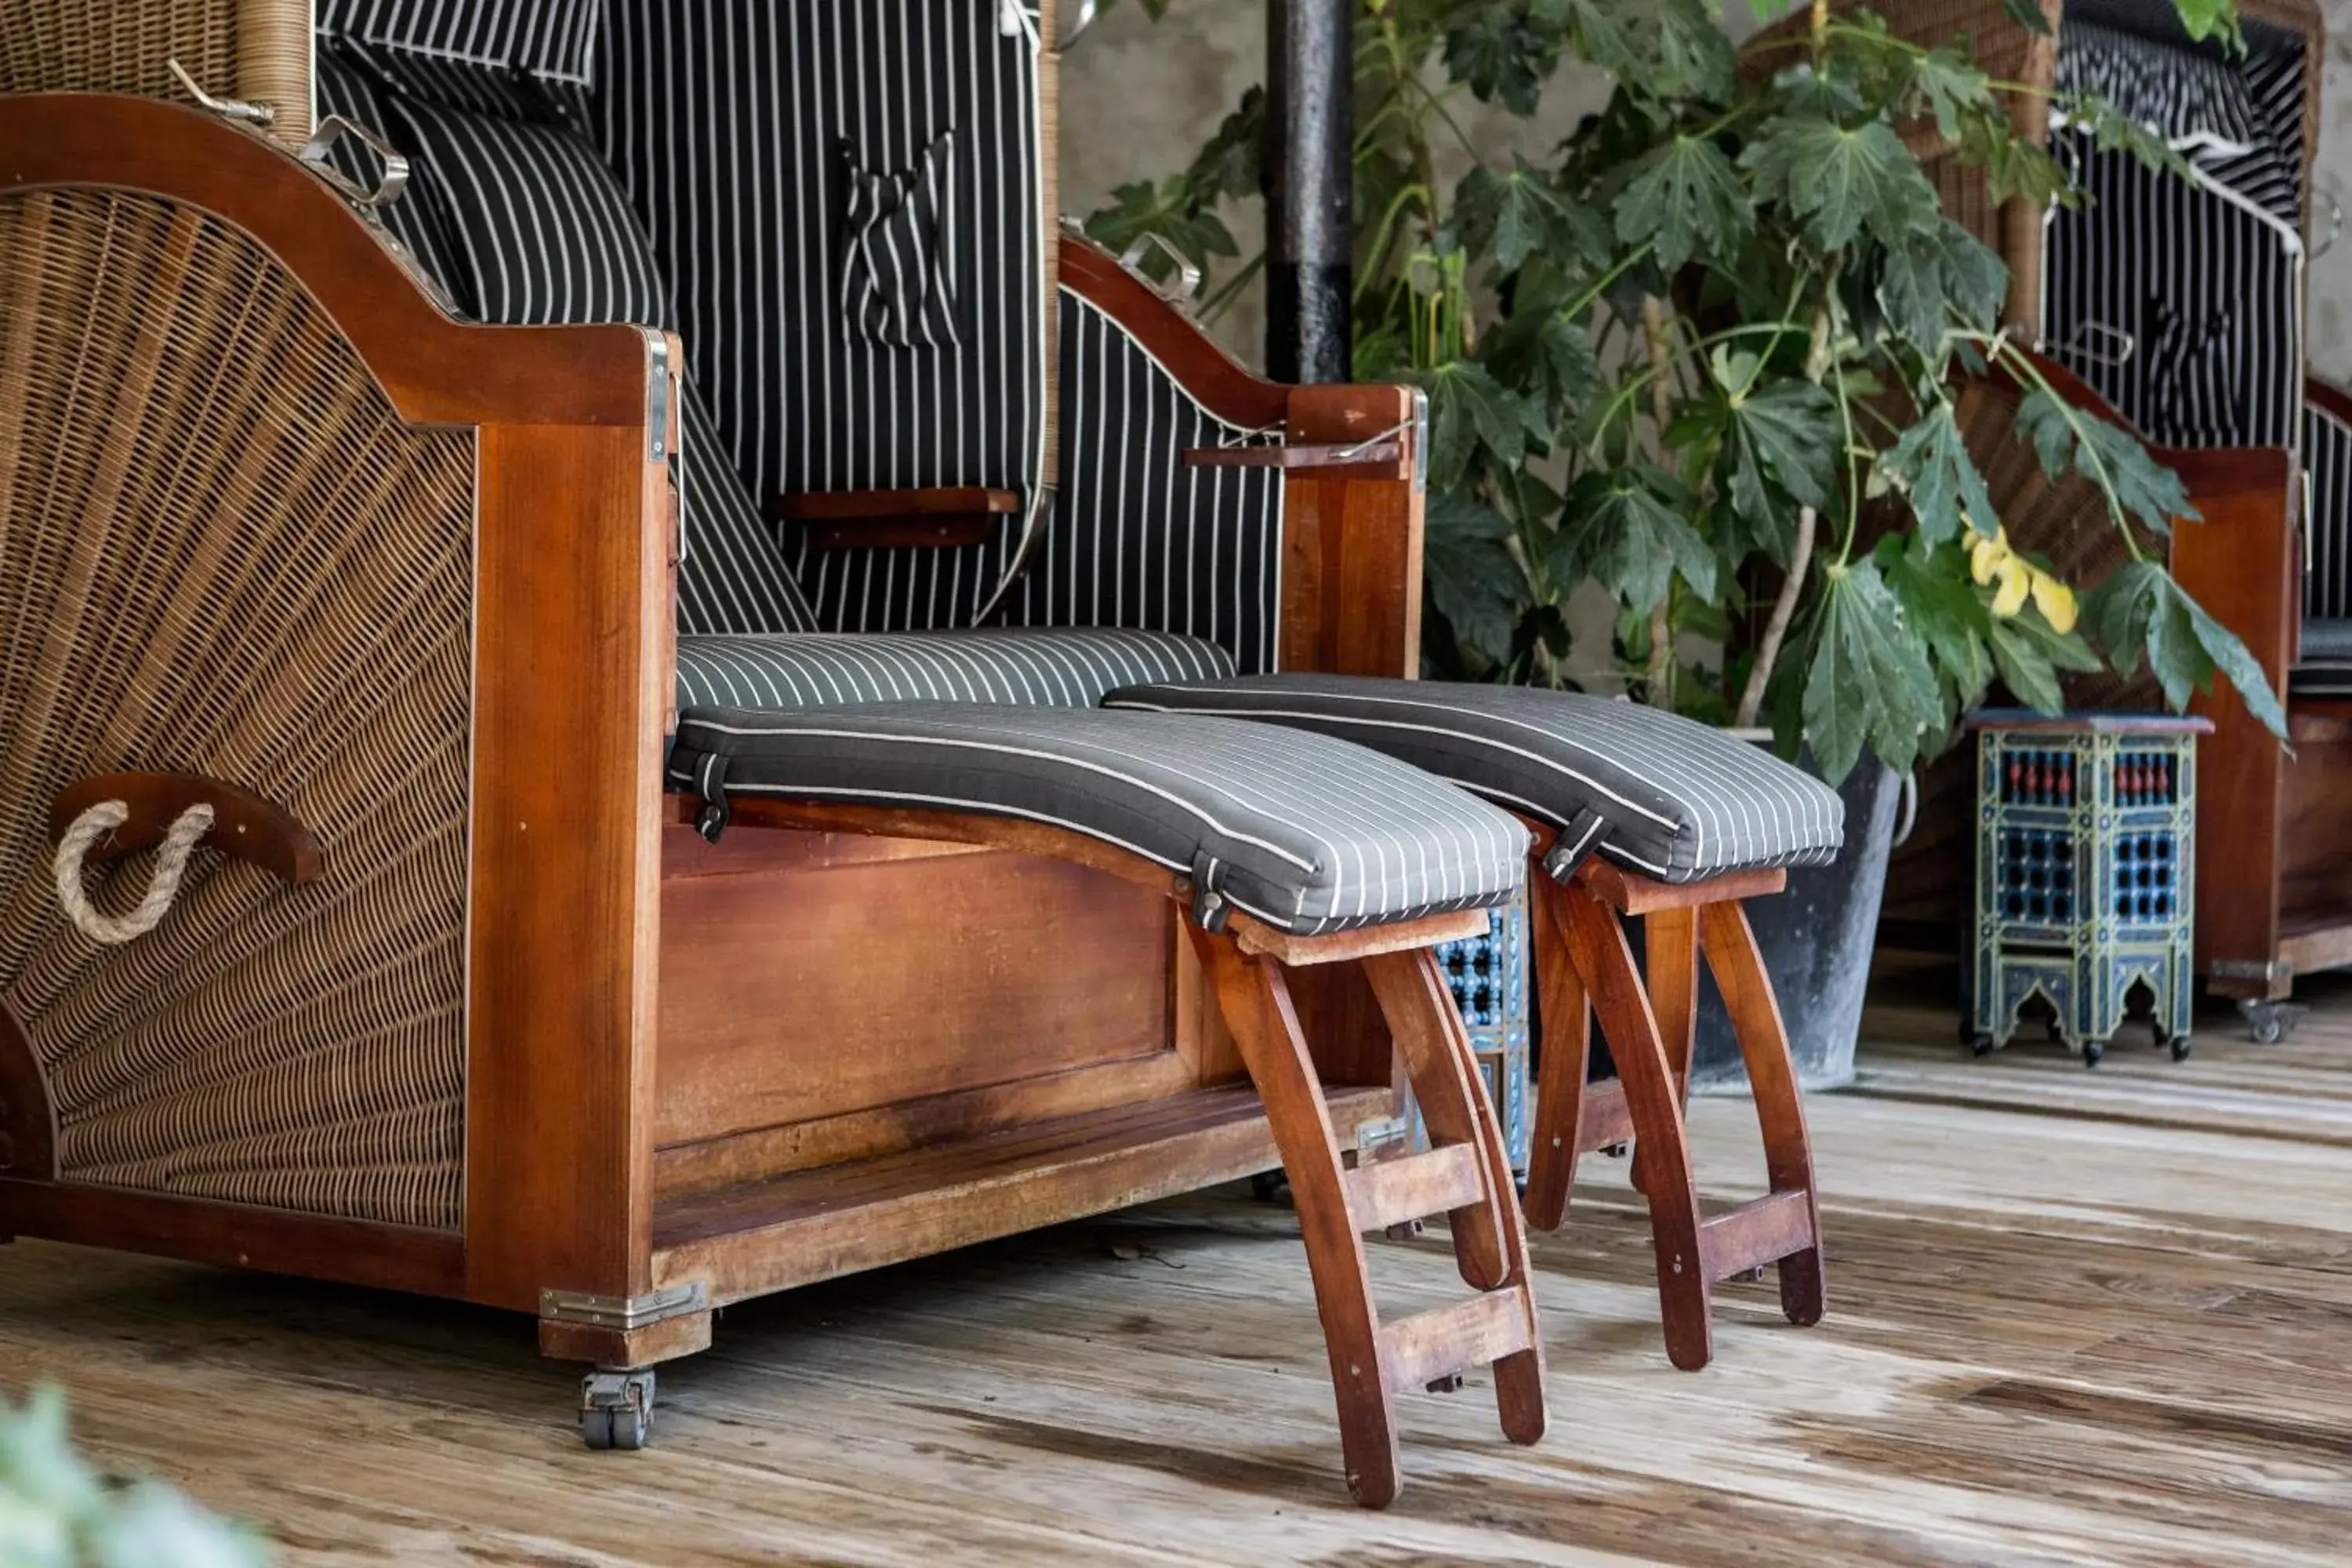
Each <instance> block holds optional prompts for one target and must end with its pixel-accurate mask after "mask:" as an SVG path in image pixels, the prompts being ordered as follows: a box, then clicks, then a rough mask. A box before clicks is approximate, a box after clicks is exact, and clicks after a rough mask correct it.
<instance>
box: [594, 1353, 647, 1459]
mask: <svg viewBox="0 0 2352 1568" xmlns="http://www.w3.org/2000/svg"><path fill="white" fill-rule="evenodd" d="M653 1429H654V1374H653V1373H652V1371H651V1369H647V1370H646V1371H643V1372H627V1371H608V1370H605V1369H604V1368H599V1369H598V1370H596V1371H594V1372H592V1373H589V1374H588V1375H587V1376H586V1377H583V1378H582V1379H581V1380H580V1437H581V1441H583V1442H584V1443H586V1444H587V1445H588V1447H591V1448H594V1449H598V1450H604V1449H608V1448H619V1449H626V1450H635V1449H638V1448H642V1447H645V1446H646V1442H647V1441H649V1440H650V1439H651V1438H652V1436H653Z"/></svg>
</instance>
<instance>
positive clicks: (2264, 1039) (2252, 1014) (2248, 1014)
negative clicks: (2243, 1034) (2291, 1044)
mask: <svg viewBox="0 0 2352 1568" xmlns="http://www.w3.org/2000/svg"><path fill="white" fill-rule="evenodd" d="M2309 1011H2310V1009H2309V1008H2307V1007H2298V1006H2296V1005H2294V1003H2292V1002H2253V1001H2246V1002H2241V1003H2239V1004H2238V1013H2239V1016H2242V1017H2243V1018H2244V1019H2245V1020H2246V1028H2247V1031H2248V1032H2249V1033H2250V1034H2252V1036H2253V1037H2254V1044H2256V1045H2258V1046H2275V1045H2277V1044H2278V1043H2279V1042H2280V1041H2282V1040H2284V1039H2285V1038H2286V1037H2288V1036H2289V1035H2292V1034H2294V1026H2296V1025H2297V1024H2300V1023H2302V1022H2303V1016H2304V1015H2305V1013H2307V1012H2309Z"/></svg>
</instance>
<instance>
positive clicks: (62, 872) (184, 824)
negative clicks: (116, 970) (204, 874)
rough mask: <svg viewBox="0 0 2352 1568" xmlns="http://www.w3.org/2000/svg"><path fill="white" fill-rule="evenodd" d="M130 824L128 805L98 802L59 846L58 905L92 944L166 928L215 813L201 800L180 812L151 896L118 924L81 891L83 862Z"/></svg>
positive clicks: (159, 856) (158, 855)
mask: <svg viewBox="0 0 2352 1568" xmlns="http://www.w3.org/2000/svg"><path fill="white" fill-rule="evenodd" d="M130 820H131V807H130V805H129V804H128V803H126V802H123V801H119V800H102V801H100V802H99V803H98V804H97V805H93V806H91V807H90V808H89V810H88V811H85V812H83V813H82V814H81V815H80V816H77V817H75V818H74V820H73V826H70V827H68V828H67V829H66V833H65V837H63V838H61V839H59V840H58V854H57V859H56V861H55V862H54V865H55V868H56V871H57V881H58V903H60V904H62V905H64V906H65V911H66V918H67V919H68V920H70V921H73V923H74V927H75V929H76V930H78V931H80V932H81V933H82V934H83V935H84V936H86V937H88V938H89V940H90V941H92V942H102V943H104V944H105V945H107V946H109V947H119V946H121V944H122V943H124V942H135V941H137V940H138V939H139V938H140V937H142V936H145V935H146V934H147V933H148V932H149V931H153V930H154V929H155V928H156V927H157V926H159V925H161V924H162V923H163V917H164V916H165V915H167V914H169V913H170V912H171V910H172V904H173V900H176V899H177V898H178V897H179V896H180V879H182V878H183V877H184V876H186V875H187V870H188V858H189V857H190V856H192V855H194V853H195V849H196V842H197V840H199V839H201V838H202V837H204V836H205V834H207V833H209V832H211V831H212V826H213V808H212V807H211V806H209V805H205V804H204V803H203V802H202V801H199V802H197V803H196V804H195V805H192V806H190V807H188V809H187V810H185V811H184V812H182V813H180V815H179V817H178V819H177V820H175V821H174V822H173V824H172V830H171V831H170V832H169V833H167V834H165V835H164V837H163V847H161V848H159V849H158V850H156V852H155V875H154V878H153V879H152V880H151V881H150V882H149V883H148V884H147V896H146V897H145V898H143V899H141V900H139V907H138V908H137V909H135V910H131V912H130V913H129V914H127V915H124V916H122V917H121V918H120V919H117V918H115V917H114V916H111V915H108V914H105V913H103V912H101V911H100V910H99V909H98V908H97V906H95V905H93V904H92V903H91V902H90V901H89V889H86V888H84V887H83V886H82V861H83V858H85V857H86V856H88V855H89V851H90V848H91V847H92V846H94V845H96V844H97V843H98V842H99V840H100V839H102V838H104V837H106V836H107V835H108V834H110V833H112V832H113V831H114V830H115V829H116V828H118V827H121V826H122V825H123V824H124V823H126V822H128V821H130Z"/></svg>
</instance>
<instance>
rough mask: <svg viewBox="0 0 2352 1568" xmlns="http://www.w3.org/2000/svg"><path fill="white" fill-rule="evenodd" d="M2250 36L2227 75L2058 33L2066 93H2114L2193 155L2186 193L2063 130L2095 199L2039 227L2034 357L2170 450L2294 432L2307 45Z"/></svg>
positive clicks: (2256, 441)
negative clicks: (2038, 330) (2073, 375)
mask: <svg viewBox="0 0 2352 1568" xmlns="http://www.w3.org/2000/svg"><path fill="white" fill-rule="evenodd" d="M2248 27H2249V37H2250V40H2251V41H2252V42H2253V43H2254V44H2255V45H2256V46H2257V47H2255V48H2254V49H2253V51H2252V53H2251V54H2250V55H2249V56H2248V57H2247V58H2245V59H2244V60H2242V61H2238V62H2231V61H2228V60H2225V59H2223V58H2219V57H2217V56H2215V55H2214V54H2212V53H2210V52H2206V51H2201V50H2199V49H2195V48H2191V47H2185V46H2183V45H2180V44H2177V43H2174V42H2168V41H2164V40H2160V39H2158V38H2154V37H2146V36H2142V35H2139V34H2136V33H2132V32H2127V31H2123V30H2120V29H2117V28H2115V27H2110V26H2098V25H2095V24H2092V23H2087V22H2084V21H2079V20H2074V19H2073V18H2072V17H2071V16H2070V19H2069V20H2068V22H2067V24H2066V26H2064V28H2063V31H2062V33H2061V35H2060V47H2059V55H2058V81H2059V86H2060V87H2061V89H2087V90H2094V91H2098V92H2101V93H2103V94H2105V95H2107V96H2109V97H2110V98H2111V99H2112V100H2114V101H2115V102H2116V106H2117V107H2118V108H2120V109H2122V110H2124V111H2125V112H2126V113H2127V114H2130V115H2131V116H2132V117H2133V118H2135V119H2137V120H2139V121H2142V122H2143V123H2144V124H2147V125H2148V126H2149V127H2150V128H2151V129H2153V130H2154V131H2156V132H2158V133H2159V134H2161V135H2163V136H2165V137H2166V138H2167V139H2168V140H2169V141H2171V142H2174V143H2175V144H2176V145H2185V146H2188V147H2189V148H2190V149H2191V151H2192V153H2193V155H2194V157H2195V162H2196V168H2197V174H2196V176H2195V179H2194V181H2193V182H2191V181H2185V180H2182V179H2180V178H2179V177H2178V176H2175V175H2173V174H2167V173H2164V172H2162V171H2159V170H2152V169H2149V168H2147V167H2146V166H2144V165H2143V164H2141V163H2139V162H2138V161H2137V159H2135V158H2134V157H2133V156H2132V155H2131V154H2130V153H2127V152H2123V151H2120V150H2117V151H2101V150H2100V149H2099V148H2098V147H2097V146H2096V145H2095V142H2094V141H2093V139H2092V138H2091V136H2090V135H2089V134H2088V133H2087V132H2081V131H2075V130H2068V129H2060V130H2057V131H2055V132H2053V143H2054V147H2055V151H2056V152H2057V153H2058V155H2059V157H2060V158H2061V160H2062V161H2063V162H2064V163H2066V164H2067V165H2068V166H2069V169H2070V172H2071V173H2072V174H2074V177H2075V178H2076V179H2077V181H2078V182H2079V183H2080V184H2082V185H2083V186H2084V187H2085V188H2086V189H2087V190H2088V191H2089V192H2090V193H2091V200H2090V202H2089V203H2088V204H2086V205H2083V206H2080V207H2075V208H2065V207H2054V208H2053V210H2052V212H2051V214H2050V215H2049V217H2048V220H2047V222H2046V224H2045V226H2044V230H2043V247H2044V252H2043V255H2044V268H2043V270H2044V277H2045V280H2046V281H2045V284H2044V288H2043V290H2042V296H2043V297H2042V338H2043V341H2044V342H2045V344H2046V345H2047V346H2048V347H2049V350H2050V352H2051V353H2053V354H2055V355H2057V356H2058V357H2059V358H2061V359H2063V360H2064V361H2065V362H2066V363H2067V364H2068V366H2069V367H2070V368H2071V369H2074V371H2076V372H2077V373H2078V374H2081V375H2082V376H2083V378H2084V380H2086V381H2088V382H2089V383H2090V384H2092V385H2093V386H2094V387H2095V388H2096V389H2097V390H2098V392H2099V393H2100V395H2102V396H2104V397H2105V398H2107V399H2108V401H2110V402H2112V403H2113V404H2115V405H2116V407H2117V408H2118V409H2119V410H2121V411H2122V412H2123V414H2124V415H2125V416H2126V417H2128V418H2130V419H2131V420H2132V421H2133V423H2134V424H2136V425H2137V426H2139V427H2140V428H2141V429H2142V430H2143V431H2144V432H2146V433H2147V435H2148V436H2150V437H2153V438H2154V439H2156V440H2157V441H2158V442H2160V443H2163V444H2165V445H2168V446H2177V447H2237V446H2273V447H2294V445H2295V444H2296V439H2297V437H2298V435H2299V434H2300V432H2299V429H2298V426H2299V423H2300V420H2301V413H2300V410H2301V407H2302V402H2303V357H2302V354H2303V349H2302V333H2303V262H2304V258H2303V242H2302V236H2301V232H2300V223H2301V213H2302V191H2301V174H2302V166H2303V163H2302V159H2303V146H2302V139H2303V90H2304V77H2303V55H2302V50H2303V42H2302V40H2301V39H2300V38H2299V37H2295V36H2294V35H2291V34H2288V33H2284V32H2283V31H2280V30H2278V29H2275V28H2262V27H2260V26H2258V25H2256V24H2248ZM2126 351H2127V352H2126Z"/></svg>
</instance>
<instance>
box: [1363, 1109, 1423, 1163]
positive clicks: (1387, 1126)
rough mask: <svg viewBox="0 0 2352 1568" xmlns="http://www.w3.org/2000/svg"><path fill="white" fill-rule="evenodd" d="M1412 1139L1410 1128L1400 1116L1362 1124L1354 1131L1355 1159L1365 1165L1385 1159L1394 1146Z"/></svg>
mask: <svg viewBox="0 0 2352 1568" xmlns="http://www.w3.org/2000/svg"><path fill="white" fill-rule="evenodd" d="M1411 1140H1412V1124H1411V1123H1410V1122H1408V1121H1405V1119H1404V1118H1403V1117H1402V1116H1390V1117H1385V1118H1383V1119H1381V1121H1366V1122H1363V1123H1361V1124H1360V1125H1359V1126H1358V1127H1357V1129H1356V1158H1357V1160H1358V1161H1359V1162H1361V1163H1370V1162H1371V1161H1374V1160H1379V1159H1383V1158H1386V1157H1387V1156H1388V1155H1389V1154H1390V1153H1391V1152H1392V1151H1393V1150H1394V1149H1395V1146H1396V1145H1398V1144H1401V1143H1405V1142H1410V1141H1411Z"/></svg>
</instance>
